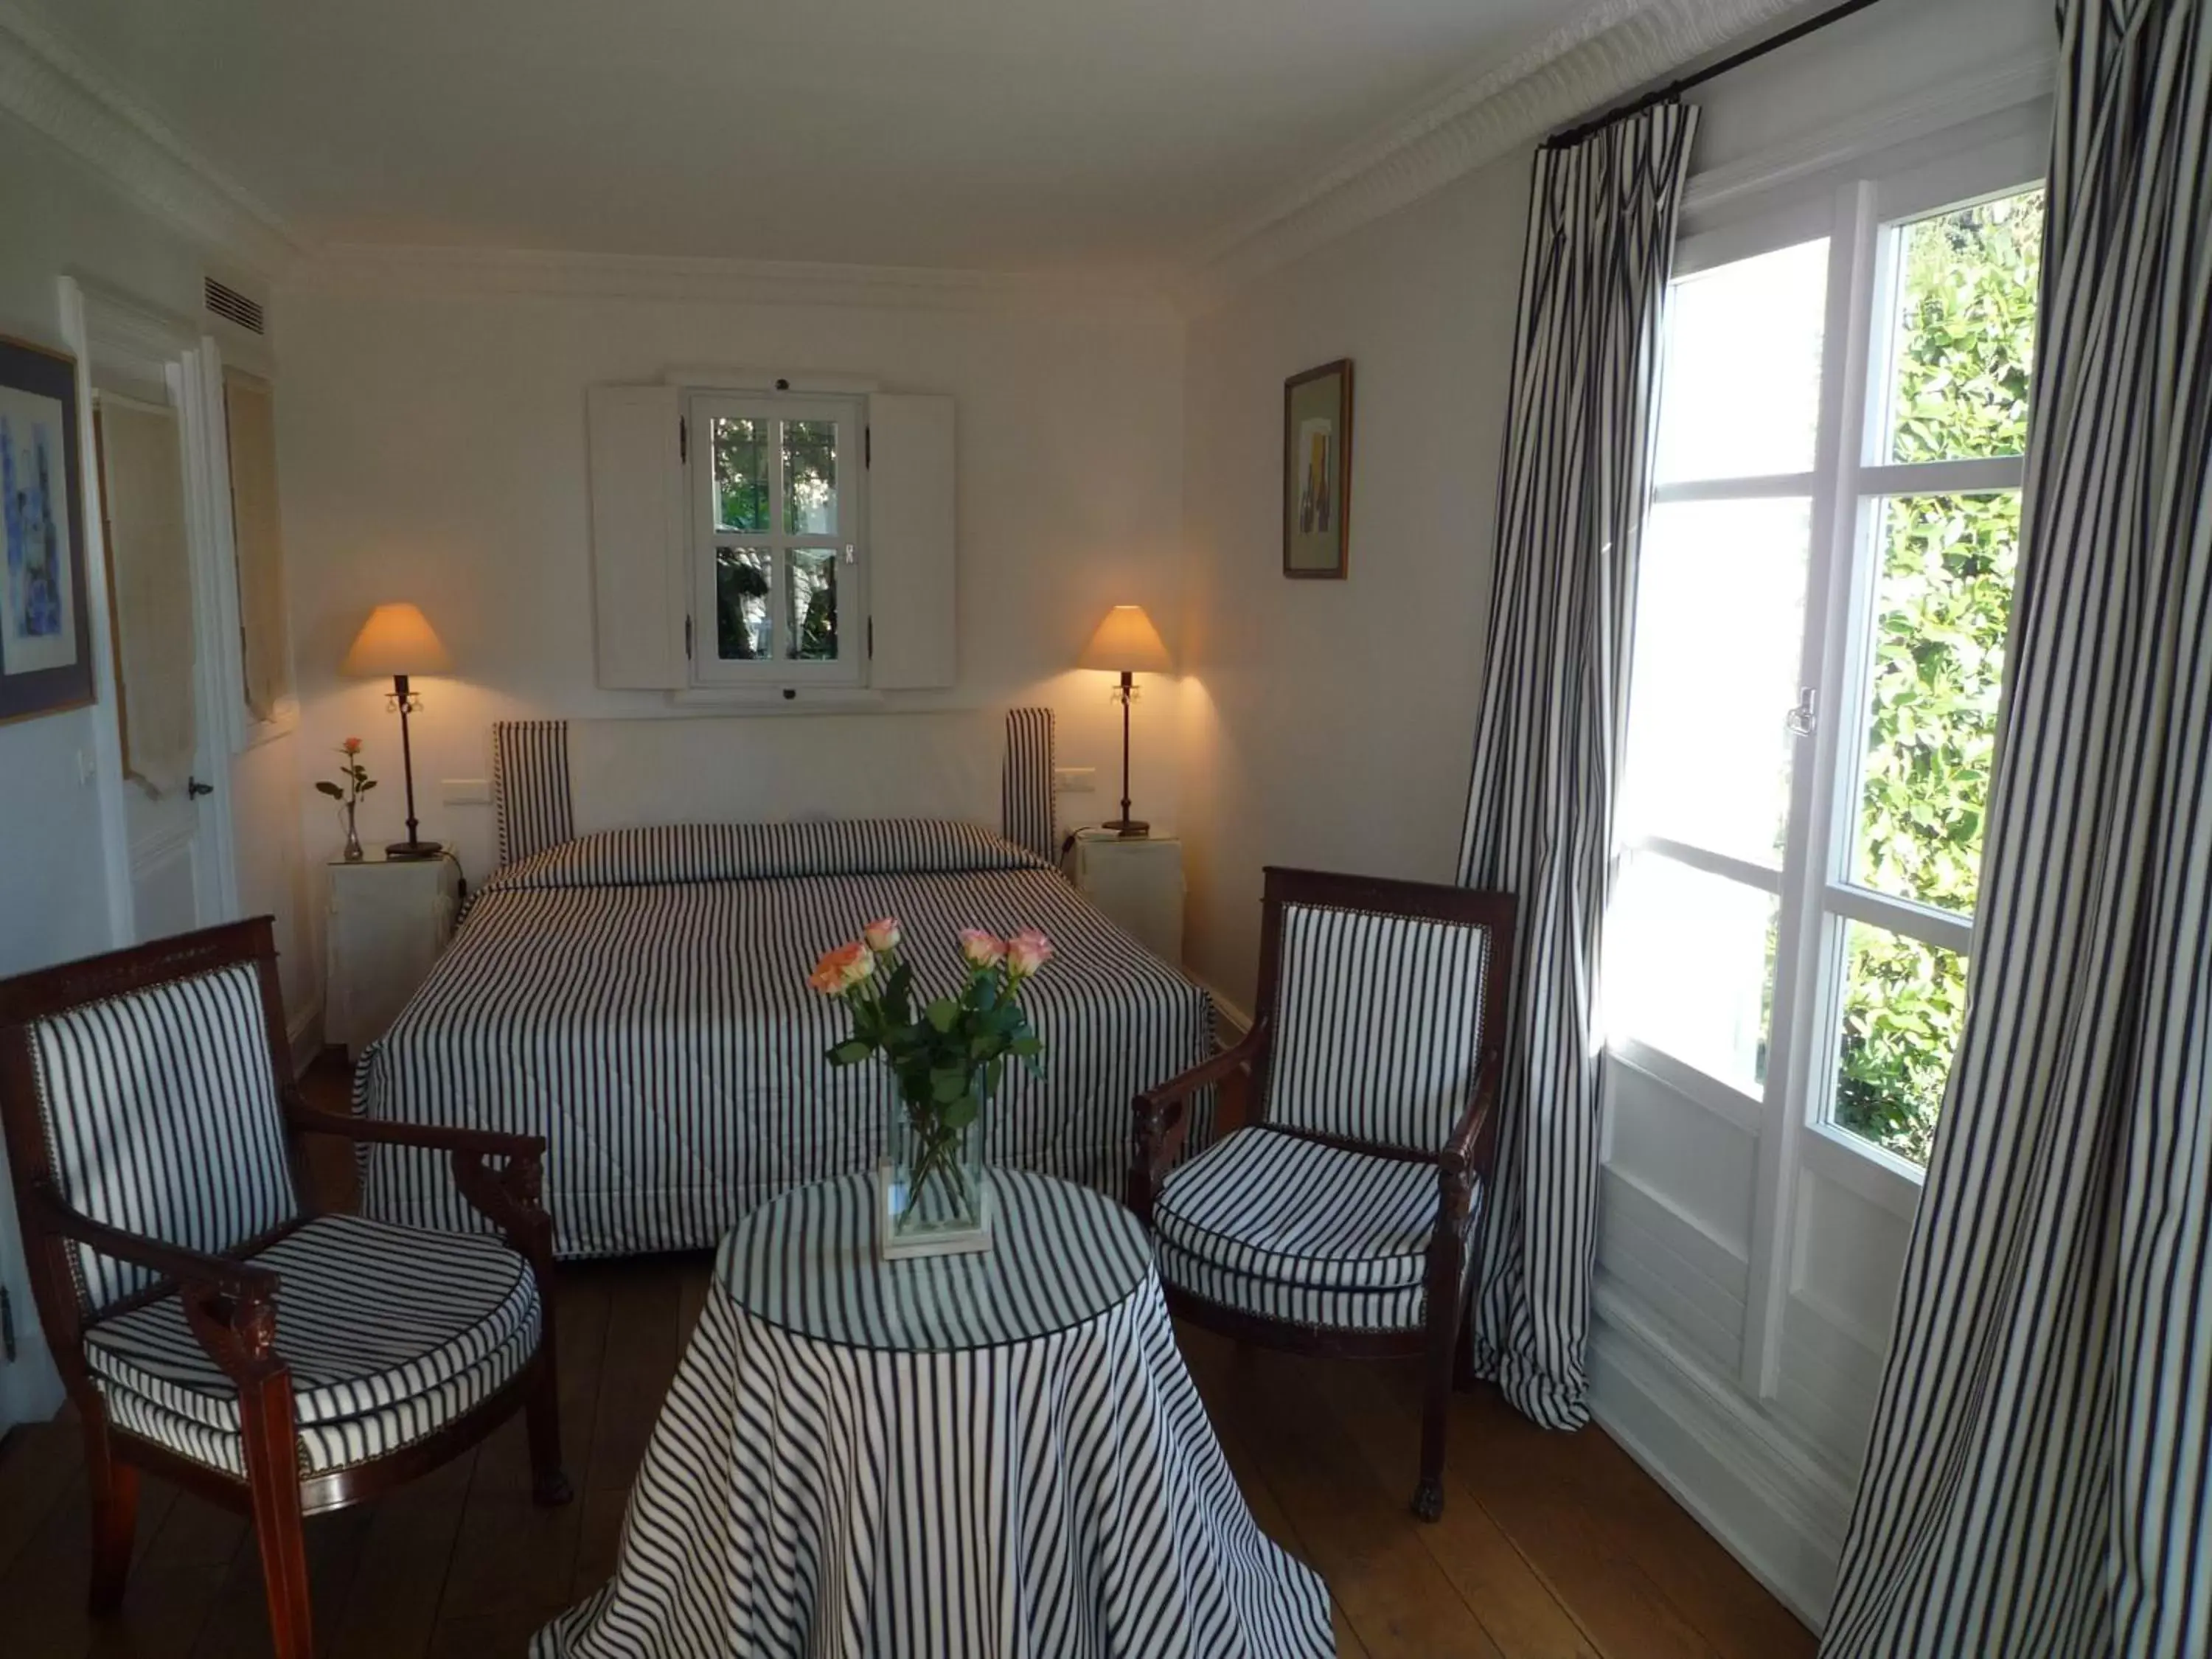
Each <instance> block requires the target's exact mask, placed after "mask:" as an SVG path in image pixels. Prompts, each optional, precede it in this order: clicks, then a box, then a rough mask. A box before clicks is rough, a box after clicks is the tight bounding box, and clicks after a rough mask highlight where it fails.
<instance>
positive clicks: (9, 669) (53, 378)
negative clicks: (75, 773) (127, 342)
mask: <svg viewBox="0 0 2212 1659" xmlns="http://www.w3.org/2000/svg"><path fill="white" fill-rule="evenodd" d="M76 415H77V410H76V360H75V359H73V358H70V357H68V356H64V355H63V354H62V353H60V352H58V351H48V350H47V349H45V348H44V347H43V346H34V345H30V344H27V343H25V342H23V341H21V340H11V339H9V338H6V337H0V507H4V510H5V520H6V524H5V529H6V537H7V542H6V562H5V564H4V565H0V720H30V719H33V718H34V717H35V716H37V715H40V714H57V713H58V712H59V711H61V710H62V709H64V708H82V707H83V706H84V705H85V704H87V703H88V702H91V701H92V620H91V617H89V616H88V614H87V611H86V608H85V586H84V526H82V524H80V523H79V522H78V521H77V520H78V512H77V503H78V502H79V501H82V500H83V498H84V497H83V490H82V483H83V477H84V473H83V465H84V464H83V459H82V457H81V456H80V455H79V454H78V453H77V438H76Z"/></svg>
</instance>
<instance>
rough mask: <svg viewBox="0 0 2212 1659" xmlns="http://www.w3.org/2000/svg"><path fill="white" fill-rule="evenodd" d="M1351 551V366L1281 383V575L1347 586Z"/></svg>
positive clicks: (1343, 361)
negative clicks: (1347, 566)
mask: <svg viewBox="0 0 2212 1659" xmlns="http://www.w3.org/2000/svg"><path fill="white" fill-rule="evenodd" d="M1351 546H1352V359H1351V358H1349V357H1343V358H1340V359H1338V360H1337V361H1336V362H1333V363H1323V364H1322V366H1321V367H1320V368H1310V369H1308V370H1307V371H1306V372H1305V373H1304V374H1293V375H1292V376H1291V378H1290V379H1289V380H1285V381H1284V382H1283V574H1285V576H1313V577H1321V578H1324V579H1333V580H1339V581H1340V580H1343V578H1344V574H1345V569H1346V562H1347V560H1348V556H1349V554H1350V550H1351Z"/></svg>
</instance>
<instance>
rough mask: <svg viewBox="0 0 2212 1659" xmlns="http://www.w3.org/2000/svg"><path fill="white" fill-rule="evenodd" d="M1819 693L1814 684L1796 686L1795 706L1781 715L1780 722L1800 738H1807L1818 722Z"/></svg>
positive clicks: (1817, 725)
mask: <svg viewBox="0 0 2212 1659" xmlns="http://www.w3.org/2000/svg"><path fill="white" fill-rule="evenodd" d="M1782 723H1783V724H1784V726H1788V727H1789V728H1790V730H1791V731H1792V732H1796V734H1797V735H1798V736H1799V737H1801V738H1809V737H1811V736H1812V735H1813V733H1814V731H1815V730H1816V729H1817V728H1818V727H1819V726H1820V690H1819V688H1818V687H1816V686H1810V685H1801V686H1799V687H1798V688H1797V706H1796V708H1793V709H1791V710H1790V712H1789V713H1788V714H1785V715H1784V716H1783V719H1782Z"/></svg>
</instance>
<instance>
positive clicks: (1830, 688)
mask: <svg viewBox="0 0 2212 1659" xmlns="http://www.w3.org/2000/svg"><path fill="white" fill-rule="evenodd" d="M1802 205H1803V210H1798V211H1791V212H1788V213H1784V214H1783V215H1781V216H1779V217H1778V218H1777V219H1776V220H1775V221H1774V222H1772V223H1771V227H1769V228H1766V229H1765V231H1764V234H1762V233H1761V229H1760V228H1759V227H1757V226H1753V227H1749V228H1745V227H1741V226H1740V227H1737V228H1735V230H1733V231H1732V232H1731V233H1729V234H1728V235H1726V236H1723V235H1720V234H1711V235H1708V236H1706V237H1705V238H1702V239H1693V240H1691V241H1689V242H1686V244H1685V246H1684V248H1683V251H1682V258H1680V261H1679V263H1678V270H1679V271H1680V275H1679V276H1677V278H1676V280H1675V282H1674V288H1673V291H1672V294H1671V295H1670V301H1669V307H1668V334H1667V356H1666V368H1665V377H1664V381H1663V386H1664V390H1663V392H1662V402H1661V408H1660V412H1659V422H1658V431H1657V435H1656V471H1655V475H1654V477H1655V488H1654V498H1653V504H1652V508H1651V514H1650V520H1649V523H1648V526H1647V528H1646V532H1645V538H1644V551H1643V560H1642V568H1641V574H1640V576H1639V580H1638V594H1637V607H1636V615H1635V644H1634V652H1635V656H1634V670H1633V677H1632V684H1631V694H1630V713H1629V731H1628V748H1627V757H1626V758H1627V765H1626V775H1625V779H1624V788H1623V794H1622V811H1621V832H1622V834H1621V842H1620V866H1619V872H1618V873H1619V879H1618V881H1617V883H1616V889H1615V900H1614V905H1613V914H1612V916H1611V917H1610V919H1609V921H1608V933H1607V985H1608V994H1609V998H1610V1002H1611V1011H1612V1012H1611V1016H1610V1024H1611V1026H1612V1035H1613V1042H1614V1045H1615V1048H1616V1049H1617V1050H1619V1051H1620V1052H1622V1053H1624V1054H1626V1055H1627V1056H1628V1057H1629V1058H1630V1059H1631V1060H1633V1061H1635V1062H1637V1063H1638V1064H1642V1065H1644V1066H1647V1067H1649V1068H1650V1069H1651V1070H1653V1071H1655V1072H1656V1073H1660V1074H1661V1075H1662V1076H1664V1077H1667V1078H1668V1079H1670V1080H1671V1081H1673V1082H1674V1083H1675V1084H1676V1085H1679V1086H1680V1087H1683V1088H1684V1089H1686V1090H1687V1091H1691V1092H1692V1093H1695V1094H1698V1095H1699V1096H1701V1097H1704V1098H1706V1099H1707V1100H1709V1101H1711V1103H1714V1104H1716V1105H1717V1107H1718V1108H1719V1109H1723V1110H1725V1111H1732V1112H1736V1113H1738V1114H1739V1115H1749V1114H1752V1113H1761V1112H1765V1111H1766V1110H1769V1109H1788V1110H1795V1111H1797V1112H1800V1113H1802V1115H1803V1116H1802V1120H1801V1121H1808V1122H1809V1123H1811V1124H1813V1125H1814V1126H1816V1127H1818V1128H1819V1129H1820V1132H1821V1133H1822V1134H1823V1136H1824V1137H1825V1138H1826V1139H1830V1140H1832V1142H1834V1143H1835V1144H1836V1145H1838V1146H1843V1147H1847V1148H1857V1150H1858V1151H1860V1152H1863V1153H1865V1154H1866V1155H1867V1157H1868V1158H1871V1159H1873V1160H1874V1161H1875V1162H1876V1163H1877V1164H1889V1165H1890V1166H1891V1167H1893V1169H1895V1170H1898V1171H1899V1173H1909V1171H1910V1170H1911V1168H1912V1167H1913V1166H1916V1165H1918V1164H1924V1163H1925V1162H1926V1159H1927V1156H1928V1151H1929V1142H1930V1139H1931V1137H1932V1135H1933V1133H1934V1129H1935V1124H1936V1116H1937V1115H1938V1113H1939V1111H1940V1109H1941V1107H1942V1091H1943V1084H1944V1079H1945V1078H1946V1076H1947V1074H1948V1071H1949V1067H1950V1060H1951V1054H1952V1050H1953V1048H1954V1046H1955V1044H1956V1042H1957V1040H1958V1036H1959V1032H1960V1028H1961V1026H1962V1024H1963V1023H1964V1020H1965V1015H1966V976H1967V966H1968V963H1967V952H1968V947H1969V944H1970V942H1971V939H1972V923H1973V909H1974V904H1975V900H1976V893H1975V878H1976V872H1977V870H1978V866H1979V863H1980V854H1981V843H1982V825H1983V817H1984V811H1985V810H1986V807H1987V803H1988V792H1989V781H1990V771H1991V767H1992V761H1993V752H1994V749H1995V744H1996V723H1997V707H1998V696H1999V689H2000V685H2001V683H2002V677H2003V670H2004V647H2005V636H2006V629H2007V623H2008V618H2009V611H2010V605H2011V599H2012V586H2013V574H2014V570H2015V563H2016V561H2017V556H2018V550H2019V529H2020V491H2021V471H2022V462H2021V452H2022V449H2023V447H2024V445H2025V441H2026V434H2027V393H2028V382H2029V372H2030V367H2031V358H2032V352H2033V340H2034V321H2035V301H2036V294H2037V283H2038V276H2039V273H2038V268H2037V261H2038V252H2039V244H2040V240H2041V234H2042V220H2043V202H2042V194H2041V191H2040V190H2039V188H2036V187H2034V186H2033V185H2032V183H2029V182H2027V181H2024V180H2023V179H2021V176H2020V175H2019V174H2018V173H2012V174H2010V175H2009V176H2008V175H2007V174H2006V173H2005V171H2004V167H2003V162H2002V159H1999V160H1996V161H1992V159H1991V158H1990V157H1987V156H1984V157H1981V158H1979V159H1971V160H1967V161H1960V162H1957V163H1954V164H1951V165H1949V166H1947V167H1929V168H1923V170H1921V171H1920V172H1919V173H1917V174H1915V175H1914V176H1912V177H1911V178H1910V179H1903V180H1899V181H1893V183H1891V184H1889V185H1881V186H1875V185H1869V186H1866V187H1863V188H1860V189H1857V190H1854V191H1844V192H1843V193H1842V194H1841V195H1840V196H1839V197H1838V198H1837V199H1836V201H1835V203H1834V204H1833V205H1832V210H1830V208H1829V204H1821V203H1812V204H1802Z"/></svg>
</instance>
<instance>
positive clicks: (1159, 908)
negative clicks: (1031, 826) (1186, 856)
mask: <svg viewBox="0 0 2212 1659" xmlns="http://www.w3.org/2000/svg"><path fill="white" fill-rule="evenodd" d="M1066 869H1067V873H1068V876H1069V878H1071V879H1072V880H1073V882H1074V883H1075V884H1076V886H1077V888H1078V889H1079V890H1081V892H1082V894H1083V896H1085V898H1087V899H1089V900H1090V901H1091V902H1092V903H1093V904H1095V905H1097V907H1098V908H1100V909H1101V910H1103V911H1104V912H1105V913H1106V914H1107V915H1109V916H1110V917H1112V918H1113V919H1114V920H1115V921H1117V922H1119V923H1121V926H1122V927H1125V928H1127V930H1128V931H1129V932H1130V933H1134V934H1135V935H1136V936H1137V937H1138V938H1139V939H1141V940H1143V941H1144V943H1145V944H1146V946H1147V947H1149V948H1150V949H1151V951H1152V953H1153V954H1154V955H1155V956H1158V957H1161V958H1163V959H1164V960H1165V961H1168V962H1171V963H1176V964H1177V965H1180V964H1181V963H1182V840H1181V839H1180V838H1179V837H1177V836H1133V837H1131V838H1129V839H1127V840H1124V839H1122V837H1121V836H1117V835H1115V833H1114V832H1113V831H1112V830H1110V829H1079V830H1077V831H1076V832H1075V842H1074V845H1073V846H1072V847H1070V848H1068V849H1067V859H1066Z"/></svg>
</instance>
